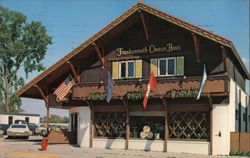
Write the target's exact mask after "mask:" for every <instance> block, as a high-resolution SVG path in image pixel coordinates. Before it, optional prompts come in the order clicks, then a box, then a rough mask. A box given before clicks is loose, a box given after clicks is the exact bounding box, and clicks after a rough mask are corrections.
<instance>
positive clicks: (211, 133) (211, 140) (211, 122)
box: [208, 93, 213, 155]
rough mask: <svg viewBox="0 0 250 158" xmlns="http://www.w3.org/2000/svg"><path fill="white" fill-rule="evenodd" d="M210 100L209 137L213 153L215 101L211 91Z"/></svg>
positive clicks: (211, 152)
mask: <svg viewBox="0 0 250 158" xmlns="http://www.w3.org/2000/svg"><path fill="white" fill-rule="evenodd" d="M208 101H209V109H210V110H209V112H210V124H209V127H210V130H209V133H210V135H209V137H210V155H212V154H213V101H212V98H211V95H210V93H209V94H208Z"/></svg>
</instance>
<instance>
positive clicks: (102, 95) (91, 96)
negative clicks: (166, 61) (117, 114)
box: [87, 92, 107, 100]
mask: <svg viewBox="0 0 250 158" xmlns="http://www.w3.org/2000/svg"><path fill="white" fill-rule="evenodd" d="M106 97H107V94H106V92H103V93H101V92H92V93H89V95H88V97H87V99H88V100H104V99H106Z"/></svg>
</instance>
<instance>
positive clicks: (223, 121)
mask: <svg viewBox="0 0 250 158" xmlns="http://www.w3.org/2000/svg"><path fill="white" fill-rule="evenodd" d="M229 87H230V94H229V104H218V105H216V104H214V105H213V118H212V120H213V130H212V137H213V138H212V139H213V150H212V151H213V153H212V154H213V155H229V152H230V132H235V131H236V127H237V126H238V122H237V120H236V118H235V110H236V109H238V103H239V102H241V103H242V106H243V107H244V108H245V107H246V104H245V103H246V96H247V94H246V93H245V92H244V91H243V90H242V89H241V88H240V87H239V86H238V85H237V84H236V83H235V82H234V81H233V80H232V79H230V86H229ZM239 90H241V98H239ZM242 116H243V113H242V115H241V117H242ZM241 124H242V126H244V127H242V128H241V129H242V130H243V131H244V130H245V122H244V121H243V118H242V121H241ZM219 132H221V137H219V136H218V134H219Z"/></svg>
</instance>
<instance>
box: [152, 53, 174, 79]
mask: <svg viewBox="0 0 250 158" xmlns="http://www.w3.org/2000/svg"><path fill="white" fill-rule="evenodd" d="M171 59H174V74H168V61H169V60H171ZM161 60H165V61H166V74H165V75H161V74H160V61H161ZM176 62H177V57H167V58H157V65H158V66H157V73H158V77H166V76H176V75H177V74H176V71H177V70H176V69H177V63H176Z"/></svg>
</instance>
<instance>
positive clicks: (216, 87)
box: [72, 75, 229, 98]
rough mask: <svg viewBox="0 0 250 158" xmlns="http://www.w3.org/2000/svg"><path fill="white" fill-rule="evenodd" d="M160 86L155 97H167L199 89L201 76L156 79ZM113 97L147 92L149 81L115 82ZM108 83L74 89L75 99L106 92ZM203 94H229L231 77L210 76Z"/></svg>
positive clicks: (155, 91) (81, 85)
mask: <svg viewBox="0 0 250 158" xmlns="http://www.w3.org/2000/svg"><path fill="white" fill-rule="evenodd" d="M156 80H157V83H158V86H157V88H155V89H154V96H162V95H166V97H167V93H168V92H169V91H170V90H172V89H180V88H183V89H198V88H199V84H200V81H201V76H197V77H187V78H183V77H170V78H156ZM114 82H115V84H114V86H113V97H121V96H125V95H126V93H127V92H129V91H145V90H146V86H147V82H148V80H139V79H137V80H115V81H114ZM106 86H107V83H106V82H102V83H84V84H78V85H76V86H75V87H74V88H73V95H72V97H73V98H86V97H87V96H88V95H89V94H90V93H92V92H100V93H103V92H105V89H106ZM202 93H203V94H207V93H210V94H218V95H219V94H228V93H229V77H228V76H226V75H219V76H208V78H207V80H206V84H205V85H204V89H203V92H202Z"/></svg>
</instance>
